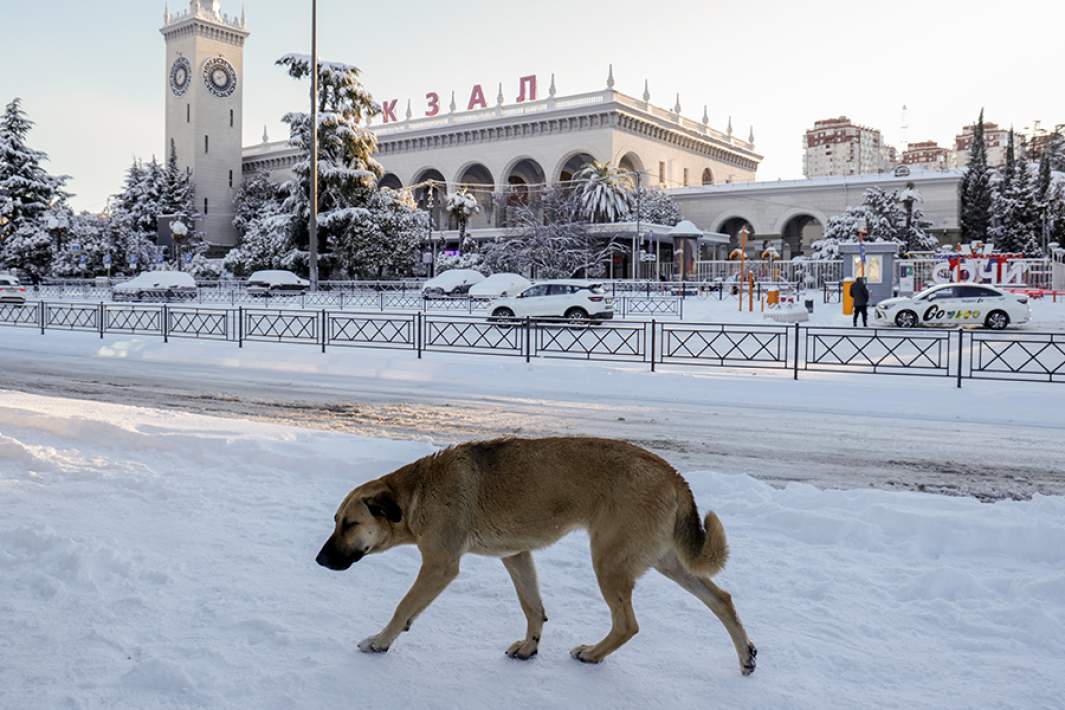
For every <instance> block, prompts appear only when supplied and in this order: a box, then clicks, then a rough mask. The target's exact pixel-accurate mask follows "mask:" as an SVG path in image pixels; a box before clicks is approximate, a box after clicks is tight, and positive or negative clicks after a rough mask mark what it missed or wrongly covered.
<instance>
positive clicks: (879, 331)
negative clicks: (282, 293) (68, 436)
mask: <svg viewBox="0 0 1065 710" xmlns="http://www.w3.org/2000/svg"><path fill="white" fill-rule="evenodd" d="M0 326H4V327H11V328H22V329H30V328H32V329H34V330H37V331H39V332H40V334H41V335H44V334H46V333H47V332H49V331H64V330H65V331H80V332H91V333H95V334H97V335H98V336H99V337H100V338H103V337H104V336H105V335H107V334H112V335H138V336H149V337H161V338H162V339H163V340H164V342H166V341H169V339H170V338H195V339H202V340H215V341H225V342H235V343H236V344H237V345H238V346H239V347H243V346H244V344H245V343H248V342H262V343H290V344H302V345H313V346H317V347H319V348H321V350H322V351H323V352H324V351H325V350H326V349H327V348H329V347H356V348H387V349H392V350H403V351H410V352H413V353H416V354H417V356H418V357H419V358H420V357H422V356H423V354H424V353H430V352H440V353H465V354H489V355H498V356H504V357H518V358H524V359H525V360H526V361H527V362H529V361H531V360H532V358H544V359H578V360H600V361H609V362H627V363H642V364H644V365H648V366H650V368H651V370H652V371H653V370H655V369H656V368H657V367H658V366H661V365H677V366H700V367H719V368H758V369H763V370H778V371H785V372H788V373H789V374H791V375H792V376H793V377H794V378H795V379H799V377H800V375H802V374H803V373H810V374H818V375H822V376H823V375H829V374H839V373H843V374H853V373H864V374H871V375H881V374H891V375H917V376H925V377H940V378H954V379H955V380H956V382H957V386H958V387H961V386H962V382H963V380H966V379H969V380H1010V381H1020V382H1048V383H1062V382H1065V333H1040V332H1032V331H968V330H942V329H914V330H901V329H893V328H841V327H825V326H804V325H800V324H794V325H781V324H733V323H679V322H669V321H664V322H660V321H658V320H657V319H651V320H649V321H646V320H642V321H631V320H629V321H627V320H614V321H606V322H602V323H572V322H569V321H563V320H534V319H528V318H524V319H522V318H512V319H507V320H494V319H489V318H484V317H477V316H470V315H462V314H448V313H435V314H434V313H423V312H421V311H417V312H414V313H381V312H351V311H337V310H329V309H321V310H291V309H278V308H245V307H243V306H241V307H238V308H199V307H194V306H187V305H170V304H148V305H145V304H138V305H128V304H104V303H100V304H82V303H54V302H31V303H26V304H0Z"/></svg>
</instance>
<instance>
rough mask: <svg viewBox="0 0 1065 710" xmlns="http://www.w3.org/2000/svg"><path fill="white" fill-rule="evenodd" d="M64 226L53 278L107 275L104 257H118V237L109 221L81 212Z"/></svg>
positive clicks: (53, 262) (56, 254) (55, 257)
mask: <svg viewBox="0 0 1065 710" xmlns="http://www.w3.org/2000/svg"><path fill="white" fill-rule="evenodd" d="M65 226H66V227H67V229H66V230H65V231H64V233H63V238H62V240H61V241H59V242H58V243H57V245H56V251H55V256H54V258H53V259H52V268H51V274H52V275H53V276H59V277H64V278H75V277H77V278H83V277H88V276H95V275H99V274H106V273H107V272H108V268H107V264H105V263H104V257H105V256H111V257H112V259H114V257H115V235H114V231H113V229H112V225H111V222H110V220H108V219H107V217H106V216H103V215H96V214H91V213H89V212H82V213H80V214H71V215H69V219H68V221H67V223H66V225H65ZM115 265H116V264H115V263H113V264H112V266H115Z"/></svg>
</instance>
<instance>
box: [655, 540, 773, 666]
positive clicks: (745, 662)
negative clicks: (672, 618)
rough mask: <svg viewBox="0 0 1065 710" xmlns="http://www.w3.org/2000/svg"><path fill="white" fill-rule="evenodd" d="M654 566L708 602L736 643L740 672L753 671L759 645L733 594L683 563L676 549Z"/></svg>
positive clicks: (733, 642) (702, 600)
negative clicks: (756, 646) (694, 572)
mask: <svg viewBox="0 0 1065 710" xmlns="http://www.w3.org/2000/svg"><path fill="white" fill-rule="evenodd" d="M655 569H657V570H658V571H659V572H661V573H662V574H663V575H665V576H666V577H669V578H670V579H672V580H673V581H674V582H676V583H677V584H679V585H680V586H681V587H683V588H684V589H686V590H687V591H689V592H691V594H693V595H694V596H695V597H696V598H697V599H699V601H701V602H702V603H703V604H706V606H708V607H709V608H710V611H712V612H714V615H715V616H717V618H718V619H719V620H720V621H721V623H722V624H724V626H725V629H726V630H727V631H728V633H729V636H731V637H732V644H733V645H734V646H735V647H736V655H737V656H738V657H739V661H740V672H741V673H743V675H750V674H751V673H754V667H755V657H756V656H757V655H758V649H757V648H755V646H754V644H753V643H751V640H750V639H749V638H747V631H746V630H745V629H744V628H743V624H742V623H741V622H740V617H739V615H738V614H737V613H736V607H735V606H734V605H733V603H732V595H730V594H729V593H728V592H726V591H725V590H724V589H722V588H721V587H719V586H717V585H716V584H714V583H713V582H711V581H710V580H709V579H703V578H702V577H698V576H696V575H694V574H692V573H691V572H689V571H688V570H687V569H685V567H684V565H683V564H681V561H680V560H679V559H678V558H677V555H676V553H675V552H672V551H670V552H668V553H666V555H665V556H663V557H662V559H660V560H659V561H658V563H657V564H656V565H655Z"/></svg>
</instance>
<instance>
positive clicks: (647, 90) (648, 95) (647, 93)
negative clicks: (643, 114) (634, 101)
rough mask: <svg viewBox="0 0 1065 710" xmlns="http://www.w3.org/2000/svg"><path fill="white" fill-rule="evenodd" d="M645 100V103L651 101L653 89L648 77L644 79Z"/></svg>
mask: <svg viewBox="0 0 1065 710" xmlns="http://www.w3.org/2000/svg"><path fill="white" fill-rule="evenodd" d="M643 102H644V103H645V104H648V103H651V89H650V88H649V85H648V83H647V79H644V80H643Z"/></svg>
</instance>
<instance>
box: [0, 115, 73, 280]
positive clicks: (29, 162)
mask: <svg viewBox="0 0 1065 710" xmlns="http://www.w3.org/2000/svg"><path fill="white" fill-rule="evenodd" d="M32 127H33V122H32V121H30V120H29V118H27V117H26V114H25V112H24V111H23V110H22V102H21V100H20V99H17V98H16V99H14V100H13V101H11V103H9V104H8V105H7V107H6V108H5V110H4V113H3V116H2V117H0V263H6V264H7V266H9V267H13V268H19V269H23V270H25V271H27V272H29V273H30V274H31V275H32V276H43V275H44V274H45V273H47V270H48V266H49V264H50V262H51V252H52V236H51V235H50V234H49V233H48V232H47V229H46V220H47V218H48V216H49V214H50V213H51V212H53V211H54V210H61V209H63V208H64V205H65V201H66V199H67V198H68V197H69V194H68V193H66V192H64V191H63V189H62V188H63V186H64V185H65V184H66V182H67V181H68V180H69V179H70V178H68V177H67V176H55V175H51V174H49V173H48V171H46V170H45V169H44V168H43V167H42V166H41V163H43V162H44V161H46V160H48V156H47V155H46V154H45V153H42V152H40V151H37V150H34V149H32V148H30V147H29V146H28V145H27V143H26V137H27V135H28V134H29V132H30V129H31V128H32Z"/></svg>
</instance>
